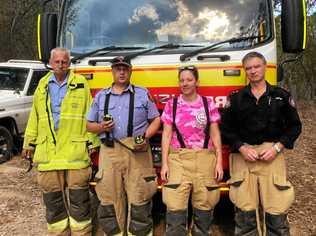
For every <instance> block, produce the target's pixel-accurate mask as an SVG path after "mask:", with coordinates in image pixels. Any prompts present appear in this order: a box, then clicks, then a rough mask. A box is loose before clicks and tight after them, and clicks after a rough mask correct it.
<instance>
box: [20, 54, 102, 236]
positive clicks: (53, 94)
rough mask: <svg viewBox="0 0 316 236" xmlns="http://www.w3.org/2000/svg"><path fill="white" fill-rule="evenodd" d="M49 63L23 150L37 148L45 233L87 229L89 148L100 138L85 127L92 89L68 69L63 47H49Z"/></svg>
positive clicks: (81, 232)
mask: <svg viewBox="0 0 316 236" xmlns="http://www.w3.org/2000/svg"><path fill="white" fill-rule="evenodd" d="M49 63H50V65H51V67H52V70H53V72H50V73H48V74H47V75H46V76H44V77H43V78H42V79H41V80H40V82H39V85H38V87H37V89H36V91H35V94H34V98H33V106H32V110H31V113H30V117H29V121H28V124H27V128H26V131H25V138H24V144H23V149H24V150H23V156H24V157H28V158H30V157H31V156H33V151H34V148H35V153H34V156H33V162H34V163H36V164H37V169H38V183H39V185H40V187H41V189H42V190H43V199H44V203H45V206H46V220H47V226H48V232H49V234H50V235H70V233H71V235H91V216H90V201H89V188H88V186H89V185H88V182H89V179H90V176H91V168H90V158H89V155H88V149H92V148H94V147H95V146H97V145H98V141H97V139H96V138H95V136H94V135H92V134H90V133H87V131H86V119H85V116H86V113H87V112H88V109H89V107H90V103H91V101H92V98H91V94H90V89H89V87H88V84H87V82H86V80H85V78H84V77H83V76H80V75H76V74H74V73H73V71H71V70H69V66H70V54H69V51H68V50H67V49H63V48H55V49H53V50H52V51H51V57H50V61H49ZM66 188H68V191H66ZM66 193H67V194H66Z"/></svg>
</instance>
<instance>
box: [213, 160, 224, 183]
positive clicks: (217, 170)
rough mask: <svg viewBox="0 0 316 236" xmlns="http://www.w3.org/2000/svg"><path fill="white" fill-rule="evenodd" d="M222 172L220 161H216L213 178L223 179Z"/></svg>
mask: <svg viewBox="0 0 316 236" xmlns="http://www.w3.org/2000/svg"><path fill="white" fill-rule="evenodd" d="M223 176H224V172H223V165H222V162H221V161H218V162H217V163H216V166H215V179H216V180H217V182H219V181H221V180H222V179H223Z"/></svg>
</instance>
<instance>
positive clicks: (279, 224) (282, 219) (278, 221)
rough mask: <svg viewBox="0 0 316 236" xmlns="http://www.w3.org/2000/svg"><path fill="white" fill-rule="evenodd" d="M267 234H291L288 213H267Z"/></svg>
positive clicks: (274, 235) (284, 235)
mask: <svg viewBox="0 0 316 236" xmlns="http://www.w3.org/2000/svg"><path fill="white" fill-rule="evenodd" d="M265 218H266V228H267V236H290V227H289V222H288V220H287V215H286V214H282V215H271V214H269V213H266V214H265Z"/></svg>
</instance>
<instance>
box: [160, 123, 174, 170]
mask: <svg viewBox="0 0 316 236" xmlns="http://www.w3.org/2000/svg"><path fill="white" fill-rule="evenodd" d="M171 137H172V128H171V127H170V126H168V125H164V129H163V132H162V138H161V155H162V164H163V165H164V164H167V163H168V155H169V147H170V142H171Z"/></svg>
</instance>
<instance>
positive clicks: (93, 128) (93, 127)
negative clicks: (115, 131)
mask: <svg viewBox="0 0 316 236" xmlns="http://www.w3.org/2000/svg"><path fill="white" fill-rule="evenodd" d="M87 131H89V132H91V133H94V134H99V133H102V132H104V129H103V127H102V125H101V124H99V123H97V122H90V121H88V122H87Z"/></svg>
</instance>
